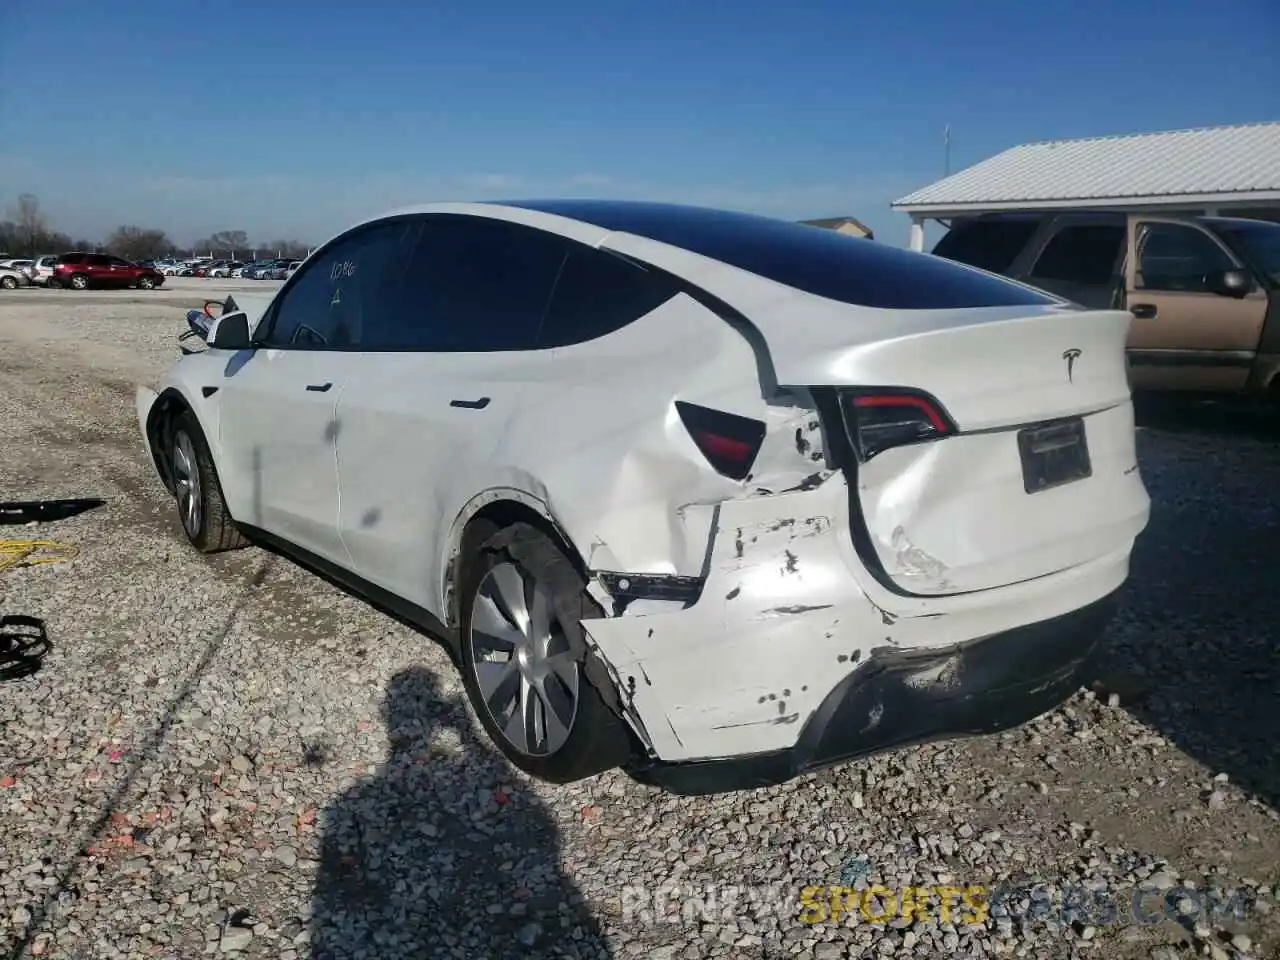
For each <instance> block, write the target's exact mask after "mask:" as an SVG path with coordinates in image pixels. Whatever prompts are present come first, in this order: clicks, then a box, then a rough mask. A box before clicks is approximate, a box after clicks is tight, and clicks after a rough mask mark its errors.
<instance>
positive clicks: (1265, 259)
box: [1217, 222, 1280, 290]
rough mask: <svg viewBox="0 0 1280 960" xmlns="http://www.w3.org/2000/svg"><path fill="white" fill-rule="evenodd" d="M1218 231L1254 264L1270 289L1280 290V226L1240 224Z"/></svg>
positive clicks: (1221, 228) (1271, 224)
mask: <svg viewBox="0 0 1280 960" xmlns="http://www.w3.org/2000/svg"><path fill="white" fill-rule="evenodd" d="M1217 229H1218V232H1219V233H1220V234H1222V237H1223V239H1225V240H1226V241H1227V243H1229V244H1231V245H1232V246H1234V247H1235V248H1236V252H1237V253H1242V254H1244V257H1245V259H1246V260H1248V261H1250V262H1251V263H1252V264H1253V266H1254V268H1255V269H1256V270H1257V271H1258V273H1260V274H1261V275H1262V278H1263V280H1264V282H1265V283H1266V285H1267V286H1268V287H1270V288H1271V289H1272V290H1280V224H1274V223H1239V222H1238V223H1233V224H1231V226H1227V227H1219V228H1217Z"/></svg>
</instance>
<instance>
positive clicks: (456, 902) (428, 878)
mask: <svg viewBox="0 0 1280 960" xmlns="http://www.w3.org/2000/svg"><path fill="white" fill-rule="evenodd" d="M384 719H385V721H386V725H387V735H388V740H389V742H390V756H389V757H388V758H387V761H386V763H385V764H384V765H383V766H382V768H381V769H380V770H379V771H378V773H377V774H376V775H375V776H373V777H372V778H370V779H369V780H367V781H365V782H363V783H361V784H359V785H357V786H355V787H354V788H352V789H351V790H350V791H348V792H347V793H346V794H344V795H343V796H342V797H341V798H339V799H338V800H337V801H336V802H335V803H333V804H332V805H331V806H330V807H329V808H328V809H327V810H326V811H325V814H324V821H323V830H324V835H323V840H322V844H321V852H320V867H319V872H318V875H317V878H316V888H315V895H314V900H313V904H312V914H311V944H312V957H313V960H337V958H346V957H355V956H368V957H372V956H388V957H390V956H396V957H436V956H468V957H493V958H502V957H512V958H517V957H550V956H555V957H579V958H584V960H585V958H597V957H599V958H605V957H609V956H610V955H611V954H610V951H609V949H608V946H607V944H606V943H605V940H604V937H603V934H602V932H601V930H600V928H599V926H598V925H597V923H596V922H595V920H594V918H592V917H591V915H590V913H589V912H588V910H587V909H586V908H585V906H584V905H583V903H582V898H581V895H580V894H579V892H578V891H577V889H576V888H575V886H574V884H573V882H572V881H571V880H570V879H569V878H568V877H567V876H565V875H564V874H563V872H562V871H561V869H560V866H559V863H558V851H559V840H558V831H557V828H556V824H555V822H554V820H553V819H552V816H551V814H550V813H549V812H548V810H547V809H546V808H545V807H544V806H543V804H542V802H541V801H540V800H538V798H537V797H535V796H533V795H532V794H530V793H528V792H527V791H526V790H524V789H523V788H522V787H521V786H519V784H518V782H517V781H515V779H514V778H513V777H512V775H511V770H510V767H509V766H508V765H507V763H506V761H505V760H504V759H503V758H502V757H501V756H500V755H498V754H496V753H495V752H494V751H493V749H492V748H490V747H489V746H488V744H487V743H485V742H483V741H482V740H481V739H480V738H479V737H478V735H476V734H475V733H474V732H473V727H472V725H471V723H470V719H469V717H468V715H467V714H466V713H465V707H464V706H462V705H460V704H458V703H457V702H455V701H453V700H451V699H449V698H447V697H445V696H444V695H443V694H442V693H441V691H440V688H439V686H438V683H437V681H436V679H435V677H434V676H433V674H432V673H431V672H430V671H428V670H426V669H425V668H421V667H414V668H410V669H407V670H405V671H402V672H401V673H399V674H397V675H396V676H395V677H394V678H393V679H392V681H391V683H390V685H389V688H388V690H387V695H386V701H385V705H384ZM450 731H451V732H452V733H453V734H456V736H447V735H446V736H444V737H437V736H436V735H437V734H438V733H441V732H445V733H446V734H447V732H450ZM442 741H448V742H442Z"/></svg>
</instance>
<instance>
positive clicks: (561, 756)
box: [454, 522, 634, 783]
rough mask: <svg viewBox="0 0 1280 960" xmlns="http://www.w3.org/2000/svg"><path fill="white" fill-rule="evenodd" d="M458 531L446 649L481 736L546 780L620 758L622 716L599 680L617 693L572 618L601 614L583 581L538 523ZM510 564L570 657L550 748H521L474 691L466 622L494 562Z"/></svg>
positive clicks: (626, 748)
mask: <svg viewBox="0 0 1280 960" xmlns="http://www.w3.org/2000/svg"><path fill="white" fill-rule="evenodd" d="M467 533H468V535H467V536H466V537H464V538H463V547H462V549H463V551H464V552H463V553H462V562H461V569H460V570H459V575H458V584H457V586H458V591H459V593H458V649H457V650H455V651H454V653H455V656H456V660H457V663H458V669H459V672H460V673H461V674H462V682H463V686H464V687H465V688H466V691H467V698H468V699H469V700H470V701H471V707H472V709H473V710H474V711H475V713H476V716H477V717H478V718H479V719H480V723H481V725H482V726H483V727H484V728H485V732H486V733H488V734H489V738H490V739H491V740H492V741H493V742H494V744H496V745H497V747H498V749H499V750H501V751H502V753H503V755H504V756H506V757H507V759H508V760H510V761H511V762H512V763H513V764H515V766H517V767H519V768H520V769H521V770H523V771H525V772H526V773H528V774H530V775H531V776H534V777H537V778H538V779H539V780H544V781H547V782H550V783H571V782H573V781H575V780H582V779H584V778H586V777H591V776H594V775H596V774H599V773H603V772H605V771H606V770H611V769H613V768H615V767H619V766H623V765H625V764H626V763H627V762H628V761H629V760H630V758H631V756H632V754H633V752H634V740H633V738H632V734H631V731H630V729H629V728H628V726H627V724H626V722H625V721H624V720H623V719H622V717H621V716H619V714H618V713H617V711H616V710H615V709H611V708H610V706H609V705H607V704H606V702H605V698H604V697H602V695H601V692H600V689H599V686H603V687H604V688H605V689H606V691H607V696H608V697H609V698H610V699H611V700H613V701H614V703H615V704H616V702H617V693H616V691H615V690H614V688H613V685H612V682H611V681H610V679H609V675H608V673H607V671H606V669H605V667H604V665H603V664H601V663H600V662H599V660H598V659H597V658H596V657H595V656H594V655H593V654H591V652H590V651H589V649H588V647H587V645H586V639H585V635H584V632H583V629H582V625H581V623H580V621H581V620H583V619H591V618H594V617H598V616H600V615H601V611H600V608H599V607H598V606H597V604H596V602H595V601H594V600H593V599H592V598H591V596H590V595H589V594H588V593H587V592H586V583H585V581H584V580H583V578H582V575H581V574H580V573H579V572H578V570H577V568H576V567H575V566H574V565H573V563H572V562H571V561H570V560H569V558H568V557H567V556H565V554H564V552H563V551H562V550H561V549H560V547H559V546H558V545H557V544H556V543H555V542H554V541H552V539H551V538H550V537H548V536H547V535H546V534H544V533H543V532H542V531H541V530H538V529H537V528H536V527H533V526H531V525H529V524H526V523H516V524H512V525H511V526H508V527H503V528H501V529H496V528H495V527H494V526H493V525H492V524H488V523H483V522H482V523H473V524H472V527H471V528H469V529H468V532H467ZM508 563H509V564H513V565H514V566H515V567H516V568H517V569H518V570H519V571H520V574H521V575H522V577H523V578H525V582H526V584H527V583H528V582H529V580H530V579H531V580H532V581H533V582H536V583H537V585H538V588H539V589H541V590H544V591H545V593H546V595H547V596H548V597H549V599H550V600H551V617H552V623H553V624H554V627H553V632H554V631H555V629H556V628H558V631H559V633H558V637H559V642H561V643H562V644H563V645H564V648H565V649H567V652H568V653H569V655H570V656H571V658H572V659H573V661H574V663H575V664H576V669H577V678H578V679H577V707H576V710H575V711H574V716H573V719H572V722H571V723H570V724H569V725H568V729H569V734H568V737H567V739H565V740H564V742H563V744H562V745H561V746H559V747H558V748H557V749H555V750H554V751H548V752H540V753H534V752H526V751H524V750H521V749H520V748H519V747H517V746H516V745H515V744H514V743H513V742H512V741H511V740H510V739H508V737H507V736H506V735H505V734H504V733H503V731H502V729H501V728H500V727H499V726H498V724H497V722H495V720H494V717H493V716H492V715H491V712H490V708H489V706H488V704H487V703H486V702H485V698H484V696H483V695H482V694H481V692H480V682H479V679H478V676H477V673H476V669H477V668H476V665H475V664H476V658H475V654H474V647H473V640H472V621H473V616H474V613H475V608H476V601H477V599H478V593H479V590H480V588H481V586H482V584H483V583H484V581H485V580H486V577H487V575H488V574H489V572H490V571H491V570H493V568H494V567H497V566H499V565H502V564H508Z"/></svg>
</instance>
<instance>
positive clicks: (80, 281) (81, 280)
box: [67, 273, 89, 290]
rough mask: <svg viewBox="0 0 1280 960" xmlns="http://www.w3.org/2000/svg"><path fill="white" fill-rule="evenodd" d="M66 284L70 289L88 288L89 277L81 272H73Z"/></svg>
mask: <svg viewBox="0 0 1280 960" xmlns="http://www.w3.org/2000/svg"><path fill="white" fill-rule="evenodd" d="M67 285H68V286H70V287H71V289H72V290H88V289H89V278H88V277H86V276H85V275H84V274H83V273H73V274H72V275H71V279H70V280H69V281H68V282H67Z"/></svg>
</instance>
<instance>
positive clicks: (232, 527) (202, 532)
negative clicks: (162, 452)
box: [169, 410, 248, 553]
mask: <svg viewBox="0 0 1280 960" xmlns="http://www.w3.org/2000/svg"><path fill="white" fill-rule="evenodd" d="M169 466H170V471H171V476H172V478H173V495H174V498H175V499H176V500H177V504H178V519H179V520H180V521H181V523H182V532H183V533H185V534H186V535H187V539H188V540H189V541H190V542H191V545H192V546H193V547H195V548H196V549H197V550H199V551H200V552H201V553H218V552H220V551H223V550H234V549H236V548H237V547H243V546H246V545H247V544H248V541H247V540H246V539H245V538H244V535H243V534H241V533H240V531H239V529H238V528H237V527H236V524H235V521H234V520H232V519H231V511H230V510H228V509H227V503H226V501H225V500H224V499H223V497H222V484H221V483H220V482H219V481H218V471H217V469H216V468H215V467H214V465H213V455H212V454H211V453H210V452H209V444H208V443H207V442H206V440H205V437H204V431H203V430H201V429H200V423H199V421H197V420H196V418H195V414H193V413H192V412H191V411H190V410H184V411H183V412H182V413H181V414H179V415H178V418H177V420H176V421H174V424H173V431H172V437H171V439H170V443H169Z"/></svg>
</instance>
